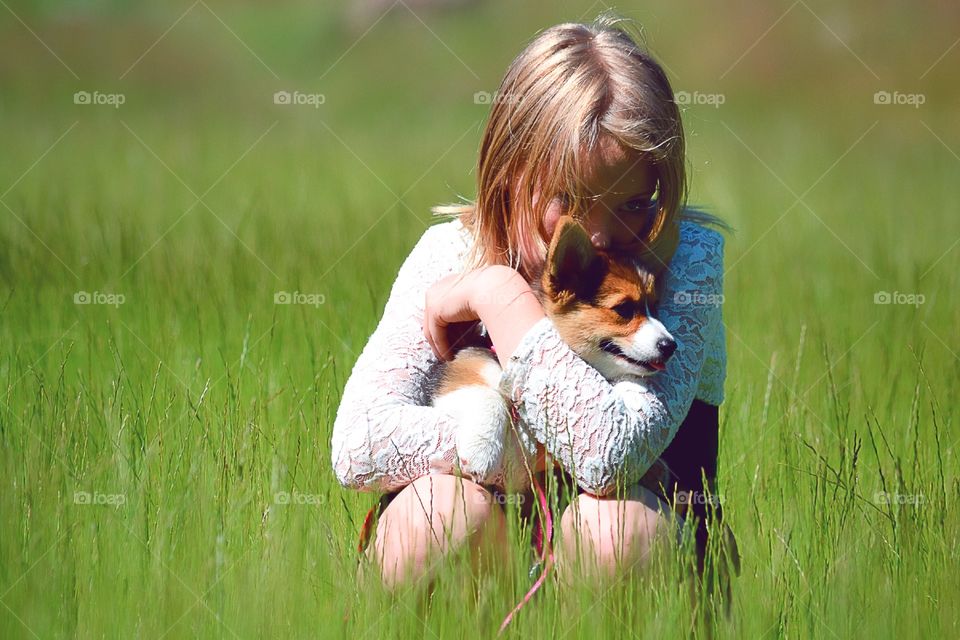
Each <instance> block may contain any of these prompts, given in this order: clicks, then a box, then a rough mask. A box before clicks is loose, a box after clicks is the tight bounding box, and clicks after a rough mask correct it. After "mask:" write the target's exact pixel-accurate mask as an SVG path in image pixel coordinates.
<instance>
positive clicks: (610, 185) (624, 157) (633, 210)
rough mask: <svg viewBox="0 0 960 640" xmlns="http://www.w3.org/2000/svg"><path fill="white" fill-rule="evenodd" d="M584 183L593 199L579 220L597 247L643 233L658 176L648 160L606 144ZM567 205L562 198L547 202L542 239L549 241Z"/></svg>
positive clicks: (619, 244)
mask: <svg viewBox="0 0 960 640" xmlns="http://www.w3.org/2000/svg"><path fill="white" fill-rule="evenodd" d="M586 186H587V192H588V193H589V194H590V195H591V196H592V199H591V201H590V203H589V205H588V207H587V210H586V212H585V214H584V216H583V218H582V220H581V223H582V224H583V226H584V228H585V229H586V230H587V233H588V234H589V236H590V240H591V242H593V245H594V246H595V247H596V248H598V249H618V248H624V247H626V246H629V245H632V244H636V243H638V242H640V241H641V240H642V239H643V238H644V237H645V235H646V231H647V228H648V226H649V225H650V224H651V223H652V221H653V219H654V216H655V215H656V206H657V205H656V200H655V195H656V191H657V178H656V173H655V171H654V169H653V167H652V166H651V165H650V163H649V162H647V161H646V160H644V159H643V158H640V157H638V156H637V154H627V153H625V152H624V151H623V150H622V149H620V148H619V146H614V145H607V146H606V148H605V149H604V150H603V151H602V152H601V153H599V154H598V158H597V162H596V164H595V165H594V170H593V175H591V176H590V178H589V179H588V180H586ZM566 208H567V203H566V202H565V201H564V199H563V198H555V199H554V200H553V201H552V202H551V203H550V204H549V205H548V207H547V211H546V213H545V215H544V220H543V228H544V231H545V232H546V237H545V238H544V241H545V242H547V243H549V242H550V238H552V237H553V231H554V229H555V228H556V225H557V221H558V220H559V219H560V216H561V215H563V214H564V213H566Z"/></svg>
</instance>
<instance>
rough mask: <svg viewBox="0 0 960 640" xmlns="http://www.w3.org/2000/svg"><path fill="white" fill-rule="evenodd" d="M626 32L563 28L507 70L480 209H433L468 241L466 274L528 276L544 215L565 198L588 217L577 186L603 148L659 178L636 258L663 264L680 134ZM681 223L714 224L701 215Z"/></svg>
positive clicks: (674, 202)
mask: <svg viewBox="0 0 960 640" xmlns="http://www.w3.org/2000/svg"><path fill="white" fill-rule="evenodd" d="M628 25H629V22H628V21H627V19H625V18H623V17H621V16H618V15H616V14H614V13H612V12H604V13H601V14H600V15H599V16H598V17H597V18H596V19H595V20H594V21H592V22H591V23H589V24H581V23H565V24H559V25H556V26H554V27H550V28H549V29H546V30H544V31H542V32H541V33H540V34H539V35H537V36H536V37H535V38H534V39H533V40H532V41H531V42H530V43H529V44H528V45H527V47H526V48H525V49H524V50H523V51H522V52H521V53H520V55H518V56H517V57H516V58H515V59H514V61H513V62H512V63H511V64H510V67H509V68H508V69H507V73H506V75H505V76H504V78H503V81H502V82H501V83H500V87H499V89H498V90H497V93H496V95H495V97H494V98H493V99H492V106H491V110H490V116H489V119H488V121H487V125H486V129H485V131H484V134H483V140H482V143H481V147H480V155H479V159H478V165H477V198H476V200H475V201H474V202H468V203H467V204H459V205H440V206H436V207H433V209H432V211H433V213H434V214H436V215H455V216H458V217H459V218H460V221H461V222H462V223H463V225H464V226H465V227H466V228H467V229H469V230H470V231H471V232H472V235H473V239H474V242H473V246H472V248H471V251H470V254H469V256H468V263H469V264H470V267H469V268H477V267H480V266H483V265H488V264H507V265H509V266H511V267H513V268H515V269H517V270H518V271H519V272H520V273H521V274H522V275H524V277H526V278H527V279H528V280H529V279H530V278H531V277H533V276H534V275H535V274H531V273H528V272H527V269H528V268H529V265H531V264H532V263H535V262H536V260H538V259H542V257H543V256H544V255H545V253H546V249H547V247H546V242H545V240H544V238H543V237H542V235H541V228H542V221H543V219H544V213H545V211H546V208H547V206H548V205H549V204H550V202H551V200H553V198H555V197H559V196H561V195H563V196H565V197H567V198H569V203H570V208H571V213H573V214H574V215H575V216H576V215H577V214H578V213H579V212H582V211H583V210H584V207H585V205H586V203H587V200H588V197H587V196H586V195H585V194H584V190H583V184H584V180H585V177H586V176H588V175H589V174H590V171H591V165H592V164H593V162H594V158H595V155H596V153H597V152H600V151H601V146H602V145H604V144H605V143H606V144H609V142H610V141H614V142H616V143H618V144H619V145H620V147H622V148H623V149H624V150H627V151H629V150H634V151H635V152H637V153H639V154H641V156H640V157H641V158H643V159H645V160H647V161H649V162H650V163H651V164H652V167H653V169H654V170H655V172H656V177H657V183H658V184H657V186H658V191H659V197H658V198H657V212H656V215H655V216H654V219H653V220H652V222H651V224H650V225H649V226H648V228H647V230H646V232H645V236H646V237H645V238H642V239H641V240H642V245H643V248H642V249H641V250H640V251H638V257H639V254H644V253H647V254H651V255H652V256H653V257H656V258H657V260H658V261H660V262H662V263H663V264H662V265H658V266H666V262H669V259H670V256H672V254H673V250H674V249H675V248H676V242H677V240H678V231H677V222H678V219H679V217H680V216H681V211H682V210H683V208H684V205H685V203H686V194H687V180H686V170H685V151H684V136H683V126H682V123H681V119H680V111H679V109H678V107H677V105H676V104H675V102H674V99H673V90H672V89H671V87H670V82H669V80H668V79H667V76H666V74H665V73H664V71H663V69H662V68H661V67H660V65H659V64H658V63H657V62H656V61H655V60H654V59H653V58H652V57H651V56H650V55H649V54H648V53H647V52H646V51H645V50H643V49H642V48H641V47H640V46H639V45H638V44H637V41H636V39H635V38H634V37H633V36H631V34H630V32H629V31H628ZM538 192H539V197H537V198H536V201H535V198H534V196H535V194H537V193H538ZM684 217H690V218H692V219H696V220H697V221H699V222H707V223H711V222H712V223H719V224H721V225H722V222H719V221H718V220H717V219H716V218H714V217H713V216H711V215H709V214H706V213H704V212H690V215H689V216H686V215H684ZM647 257H650V256H647ZM664 258H665V260H664Z"/></svg>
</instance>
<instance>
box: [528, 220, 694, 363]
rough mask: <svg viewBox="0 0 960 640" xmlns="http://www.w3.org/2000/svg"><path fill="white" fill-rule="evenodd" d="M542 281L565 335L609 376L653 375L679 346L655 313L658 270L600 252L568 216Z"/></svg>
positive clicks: (562, 222) (544, 295)
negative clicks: (653, 271) (654, 274)
mask: <svg viewBox="0 0 960 640" xmlns="http://www.w3.org/2000/svg"><path fill="white" fill-rule="evenodd" d="M540 286H541V288H542V295H541V299H542V302H543V304H544V307H545V310H546V312H547V314H548V315H549V316H550V317H551V319H552V320H553V323H554V325H555V326H556V327H557V331H558V332H559V333H560V335H561V337H562V338H563V339H564V341H565V342H566V343H567V344H569V345H570V347H571V348H572V349H573V350H574V351H576V352H577V353H578V354H579V355H580V357H582V358H583V359H584V360H586V361H587V362H589V363H590V364H591V365H592V366H593V367H594V368H595V369H597V371H599V372H600V373H601V374H602V375H603V376H604V377H606V378H609V379H613V378H619V377H623V376H649V375H653V374H655V373H657V372H658V371H662V370H663V369H664V367H665V366H666V362H667V360H669V359H670V356H672V355H673V352H674V351H675V350H676V348H677V343H676V341H674V339H673V336H671V335H670V333H669V332H668V331H667V330H666V328H664V326H663V325H662V324H661V323H660V322H659V321H658V320H657V319H655V318H653V317H652V316H651V315H650V307H652V306H654V305H655V303H656V296H657V291H656V289H657V287H656V283H655V278H654V277H653V275H652V274H650V273H649V272H647V271H645V270H643V269H642V268H639V267H635V266H628V265H625V264H622V263H621V262H619V261H616V260H612V259H611V258H610V256H609V255H607V254H605V253H600V252H598V251H597V250H596V249H595V248H594V247H593V244H592V243H591V242H590V238H589V237H587V233H586V231H585V230H584V229H583V227H581V226H580V225H579V224H577V223H576V222H575V221H574V220H573V219H572V218H570V217H569V216H563V217H562V218H561V219H560V221H559V222H558V223H557V228H556V230H555V231H554V235H553V239H552V240H551V242H550V249H549V251H548V252H547V260H546V266H545V267H544V271H543V276H542V279H541V283H540Z"/></svg>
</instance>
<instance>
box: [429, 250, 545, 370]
mask: <svg viewBox="0 0 960 640" xmlns="http://www.w3.org/2000/svg"><path fill="white" fill-rule="evenodd" d="M544 315H545V314H544V312H543V307H541V306H540V302H539V300H537V298H536V296H535V295H534V293H533V290H532V289H531V288H530V285H529V284H527V282H526V280H524V279H523V277H522V276H521V275H520V274H519V273H517V271H515V270H514V269H511V268H510V267H507V266H502V265H492V266H488V267H483V268H481V269H477V270H474V271H470V272H468V273H466V274H453V275H450V276H447V277H446V278H443V279H441V280H439V281H437V282H436V283H435V284H434V285H433V286H431V287H430V288H429V289H428V290H427V295H426V302H425V305H424V313H423V333H424V336H426V338H427V342H429V343H430V347H431V348H432V349H433V352H434V354H435V355H436V356H437V357H438V358H440V359H441V360H448V359H450V358H452V357H453V353H452V352H451V348H450V345H451V342H450V329H449V326H450V325H451V324H453V323H458V322H471V321H476V320H480V321H482V322H483V324H484V325H485V326H486V328H487V333H488V334H489V335H490V340H491V341H492V342H493V345H494V347H495V348H496V349H495V350H496V353H497V358H498V359H499V360H500V365H501V366H506V363H507V361H508V360H509V359H510V355H511V354H512V353H513V351H514V349H515V348H516V347H517V345H518V344H519V343H520V338H522V337H523V335H524V334H525V333H526V332H527V331H528V330H529V329H530V327H532V326H533V325H534V324H536V323H537V321H539V320H540V319H541V318H543V317H544Z"/></svg>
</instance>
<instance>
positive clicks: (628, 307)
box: [613, 300, 637, 320]
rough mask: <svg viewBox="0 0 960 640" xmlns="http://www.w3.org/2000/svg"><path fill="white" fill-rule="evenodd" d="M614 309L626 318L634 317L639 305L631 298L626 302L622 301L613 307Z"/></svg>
mask: <svg viewBox="0 0 960 640" xmlns="http://www.w3.org/2000/svg"><path fill="white" fill-rule="evenodd" d="M613 310H614V311H615V312H616V313H617V315H619V316H620V317H621V318H623V319H624V320H631V319H633V316H634V314H636V312H637V305H636V303H634V302H631V301H630V300H627V301H626V302H621V303H620V304H618V305H617V306H615V307H613Z"/></svg>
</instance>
